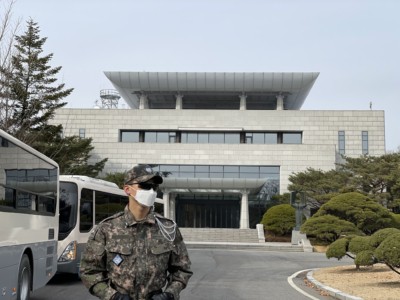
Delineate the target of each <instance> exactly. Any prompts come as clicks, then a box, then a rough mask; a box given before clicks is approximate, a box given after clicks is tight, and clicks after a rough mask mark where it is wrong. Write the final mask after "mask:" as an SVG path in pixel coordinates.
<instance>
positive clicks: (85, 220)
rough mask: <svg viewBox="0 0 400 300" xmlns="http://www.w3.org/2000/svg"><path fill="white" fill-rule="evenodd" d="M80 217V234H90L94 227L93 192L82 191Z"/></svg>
mask: <svg viewBox="0 0 400 300" xmlns="http://www.w3.org/2000/svg"><path fill="white" fill-rule="evenodd" d="M79 216H80V223H79V230H80V232H89V231H90V230H91V229H92V227H93V190H89V189H82V191H81V205H80V207H79Z"/></svg>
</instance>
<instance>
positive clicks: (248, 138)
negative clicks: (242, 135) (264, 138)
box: [246, 132, 253, 144]
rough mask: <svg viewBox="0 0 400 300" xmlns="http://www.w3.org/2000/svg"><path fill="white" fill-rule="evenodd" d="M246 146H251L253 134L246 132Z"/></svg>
mask: <svg viewBox="0 0 400 300" xmlns="http://www.w3.org/2000/svg"><path fill="white" fill-rule="evenodd" d="M246 144H253V134H252V133H251V132H246Z"/></svg>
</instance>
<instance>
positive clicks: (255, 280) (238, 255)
mask: <svg viewBox="0 0 400 300" xmlns="http://www.w3.org/2000/svg"><path fill="white" fill-rule="evenodd" d="M189 254H190V257H191V260H192V269H193V272H194V275H193V277H192V278H191V280H190V282H189V284H188V286H187V287H186V289H185V290H183V291H182V293H181V300H189V299H190V300H206V299H207V300H224V299H229V300H239V299H240V300H252V299H254V300H256V299H279V300H286V299H287V300H293V299H296V300H303V299H304V300H305V299H329V298H328V297H325V296H321V295H320V294H319V293H318V291H316V290H314V289H312V288H309V287H306V285H304V283H303V280H302V276H304V273H303V274H302V275H299V276H297V277H295V278H294V279H293V282H294V283H296V284H297V286H299V287H300V288H301V289H302V290H304V292H305V293H307V294H309V295H310V296H311V298H310V297H308V296H306V295H304V294H302V293H301V292H299V291H298V290H296V289H295V288H293V287H292V286H291V285H290V284H289V282H288V277H290V276H291V275H293V274H295V273H296V272H298V271H301V270H305V269H314V268H321V267H327V266H337V265H343V264H350V263H351V261H349V260H348V261H346V260H344V261H337V260H334V259H330V260H328V259H327V258H326V257H325V254H324V253H302V252H301V253H298V252H295V253H291V252H272V251H266V252H263V251H254V250H251V251H243V250H240V251H239V250H237V251H234V250H226V249H221V250H219V249H218V250H217V249H212V250H211V249H210V250H203V249H202V250H195V249H189ZM312 297H313V298H312ZM54 299H57V300H70V299H76V300H94V299H97V298H95V297H93V296H91V295H90V294H89V293H88V292H87V290H86V288H85V287H84V286H83V285H82V283H81V282H80V280H79V279H77V278H76V277H71V276H60V275H56V276H55V277H54V278H53V279H52V280H51V281H50V282H49V283H48V284H47V286H45V287H43V288H41V289H39V290H37V291H36V292H35V293H34V294H33V297H32V300H54Z"/></svg>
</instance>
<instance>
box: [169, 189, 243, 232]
mask: <svg viewBox="0 0 400 300" xmlns="http://www.w3.org/2000/svg"><path fill="white" fill-rule="evenodd" d="M175 199H176V222H177V224H178V226H179V227H190V228H206V227H209V228H239V225H240V197H239V196H238V195H212V194H210V195H192V194H188V195H177V196H176V198H175Z"/></svg>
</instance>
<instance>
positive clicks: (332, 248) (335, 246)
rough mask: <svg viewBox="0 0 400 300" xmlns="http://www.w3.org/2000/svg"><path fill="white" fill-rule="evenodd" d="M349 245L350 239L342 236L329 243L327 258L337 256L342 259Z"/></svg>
mask: <svg viewBox="0 0 400 300" xmlns="http://www.w3.org/2000/svg"><path fill="white" fill-rule="evenodd" d="M348 246H349V239H347V238H341V239H338V240H336V241H334V242H333V243H332V244H330V245H329V247H328V249H327V250H326V252H325V255H326V257H327V258H332V257H334V258H337V259H338V260H340V259H342V258H343V257H344V256H346V254H347V248H348Z"/></svg>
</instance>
